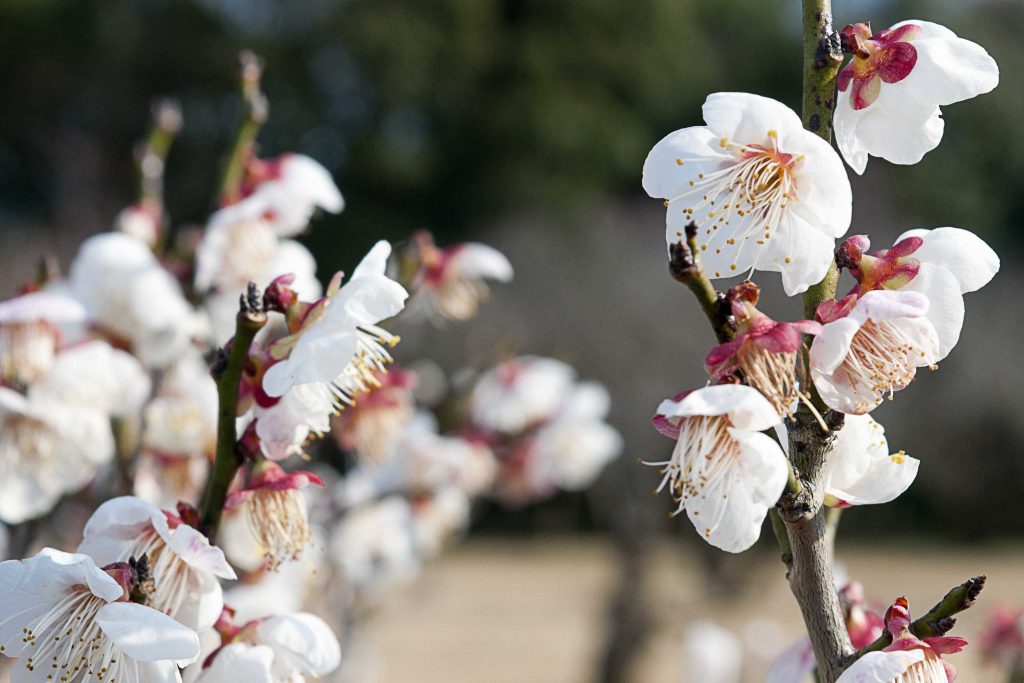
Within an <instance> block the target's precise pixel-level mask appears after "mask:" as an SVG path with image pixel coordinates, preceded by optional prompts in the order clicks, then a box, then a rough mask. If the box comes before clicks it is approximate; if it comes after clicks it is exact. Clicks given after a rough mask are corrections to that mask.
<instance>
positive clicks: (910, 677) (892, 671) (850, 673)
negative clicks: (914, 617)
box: [836, 598, 967, 683]
mask: <svg viewBox="0 0 1024 683" xmlns="http://www.w3.org/2000/svg"><path fill="white" fill-rule="evenodd" d="M885 630H886V631H888V632H889V634H890V635H891V636H892V640H893V642H892V644H891V645H889V646H888V647H886V648H885V649H883V650H882V651H880V652H869V653H867V654H866V655H864V656H863V657H861V658H860V659H858V660H857V661H855V662H854V663H853V664H852V665H850V668H848V669H847V670H846V671H844V672H843V674H842V675H841V676H840V677H839V680H838V681H837V682H836V683H868V682H869V681H892V683H953V681H955V680H956V670H955V669H954V668H953V667H952V666H951V665H950V664H949V663H948V662H946V661H944V660H943V659H942V655H948V654H954V653H956V652H960V651H961V650H962V649H963V648H964V646H965V645H967V641H966V640H964V639H963V638H956V637H952V636H941V637H936V638H924V639H923V640H922V639H920V638H918V637H917V636H915V635H914V634H913V633H911V632H910V612H909V610H908V603H907V599H906V598H899V599H898V600H896V602H894V603H893V605H892V607H890V608H889V611H888V612H886V614H885Z"/></svg>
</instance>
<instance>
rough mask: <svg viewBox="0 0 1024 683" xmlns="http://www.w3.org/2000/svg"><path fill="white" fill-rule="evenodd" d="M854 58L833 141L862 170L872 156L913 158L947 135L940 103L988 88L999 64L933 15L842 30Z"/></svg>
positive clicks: (843, 83) (844, 74) (845, 73)
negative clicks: (875, 29)
mask: <svg viewBox="0 0 1024 683" xmlns="http://www.w3.org/2000/svg"><path fill="white" fill-rule="evenodd" d="M843 37H844V39H845V40H846V41H847V42H848V43H850V45H851V48H852V50H853V58H852V59H851V60H850V62H849V63H848V64H847V65H846V66H845V67H844V68H843V70H842V71H840V72H839V79H838V86H839V92H838V96H837V98H836V109H835V116H834V118H833V124H834V126H835V134H836V144H837V145H838V146H839V150H840V151H841V152H842V153H843V157H844V158H845V159H846V162H847V163H848V164H850V167H851V168H852V169H853V170H854V171H856V172H857V173H863V172H864V169H865V167H866V166H867V163H868V155H871V156H877V157H881V158H883V159H887V160H888V161H891V162H892V163H894V164H916V163H917V162H918V161H920V160H921V158H922V157H923V156H924V155H925V154H926V153H927V152H929V151H931V150H933V149H935V148H936V147H937V146H938V144H939V141H940V140H942V132H943V128H944V122H943V120H942V112H941V111H940V109H939V107H940V106H945V105H947V104H953V103H955V102H960V101H963V100H967V99H970V98H972V97H976V96H977V95H981V94H983V93H987V92H989V91H990V90H992V89H993V88H995V87H996V85H997V84H998V83H999V67H998V66H996V63H995V61H994V60H993V59H992V58H991V57H990V56H989V54H988V53H987V52H985V49H984V48H983V47H981V46H980V45H978V44H976V43H972V42H971V41H969V40H964V39H963V38H959V37H957V35H956V34H955V33H953V32H952V31H950V30H949V29H948V28H946V27H945V26H940V25H939V24H933V23H932V22H930V21H919V20H916V19H914V20H911V21H901V22H900V23H898V24H895V25H894V26H892V27H891V28H888V29H885V30H884V31H879V32H878V33H875V34H872V33H871V27H870V25H868V24H853V25H851V26H847V27H846V28H844V29H843Z"/></svg>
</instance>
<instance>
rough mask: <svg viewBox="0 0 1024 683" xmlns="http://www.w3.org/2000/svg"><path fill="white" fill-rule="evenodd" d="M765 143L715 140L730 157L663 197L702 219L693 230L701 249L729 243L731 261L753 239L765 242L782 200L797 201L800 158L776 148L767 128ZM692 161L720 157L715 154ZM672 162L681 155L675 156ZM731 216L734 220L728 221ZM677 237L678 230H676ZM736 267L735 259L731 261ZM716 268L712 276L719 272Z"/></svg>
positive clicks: (716, 248)
mask: <svg viewBox="0 0 1024 683" xmlns="http://www.w3.org/2000/svg"><path fill="white" fill-rule="evenodd" d="M767 137H768V143H767V144H764V145H761V144H744V143H740V142H736V141H734V140H729V139H728V138H722V139H721V140H720V141H719V144H720V145H721V147H722V148H723V149H726V150H728V151H729V152H730V153H731V154H732V156H733V159H732V160H731V161H728V162H725V164H724V165H723V166H722V167H721V168H719V169H718V170H717V171H712V172H711V173H700V174H698V176H697V178H696V179H694V180H691V181H690V183H689V188H688V189H685V190H684V191H683V192H682V193H681V194H679V195H677V196H676V197H673V198H672V199H670V200H669V201H668V205H669V206H671V205H672V204H681V205H682V206H683V213H684V215H685V218H686V220H687V221H692V220H694V216H695V215H699V216H701V217H702V218H703V219H705V224H703V225H701V226H700V227H701V228H702V229H703V232H704V234H703V235H698V239H699V241H701V244H700V249H701V251H706V250H707V249H709V248H713V249H714V251H715V253H716V254H718V253H721V252H722V249H729V248H734V249H735V252H736V258H735V261H738V260H739V255H740V253H741V252H742V250H743V248H744V247H745V246H746V244H747V243H748V242H749V240H751V239H753V240H754V241H755V243H756V244H757V245H764V244H765V242H767V241H768V240H769V239H771V236H772V232H773V231H774V230H775V229H776V228H777V227H778V225H779V222H780V220H781V218H782V216H783V214H784V212H785V209H786V206H787V203H788V202H790V201H797V200H798V199H799V197H798V194H797V179H796V167H797V165H798V164H799V163H800V162H801V161H802V160H803V157H802V156H794V155H792V154H789V153H787V152H784V151H782V150H780V149H779V146H778V135H777V133H776V132H775V131H774V130H770V131H768V136H767ZM694 161H720V159H716V158H708V159H694ZM676 162H677V163H680V164H681V163H684V160H682V159H677V160H676ZM730 221H733V222H735V225H730ZM679 237H680V238H682V237H683V235H682V233H679ZM731 269H732V270H736V264H735V263H733V264H732V266H731ZM721 275H722V274H721V273H715V277H721Z"/></svg>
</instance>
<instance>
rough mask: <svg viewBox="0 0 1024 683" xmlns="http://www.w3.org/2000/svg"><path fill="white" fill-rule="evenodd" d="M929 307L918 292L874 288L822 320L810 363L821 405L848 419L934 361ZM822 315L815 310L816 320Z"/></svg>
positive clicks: (936, 346)
mask: <svg viewBox="0 0 1024 683" xmlns="http://www.w3.org/2000/svg"><path fill="white" fill-rule="evenodd" d="M826 303H827V302H826ZM928 307H929V300H928V297H926V296H924V295H923V294H920V293H918V292H893V291H888V290H875V291H871V292H867V293H866V294H864V295H863V296H861V297H859V298H857V299H856V302H855V303H854V304H853V307H852V310H849V311H848V312H847V311H839V312H838V313H836V315H838V316H839V317H836V318H834V319H830V318H829V317H824V318H823V319H822V322H823V323H825V324H824V325H823V327H822V331H821V333H820V334H819V335H818V336H816V337H815V338H814V342H813V343H812V344H811V351H810V360H811V377H812V378H813V380H814V385H815V387H817V389H818V393H819V394H820V395H821V398H822V400H823V401H824V402H825V404H826V405H827V406H829V407H830V408H832V409H834V410H838V411H840V412H843V413H848V414H853V415H861V414H864V413H867V412H870V411H871V410H874V409H875V408H876V407H877V406H878V405H879V404H880V403H881V402H882V401H883V400H884V399H885V398H886V397H890V398H891V397H892V395H893V393H894V392H896V391H899V390H900V389H903V388H905V387H906V386H907V385H908V384H910V382H911V381H912V380H913V379H914V376H915V374H916V372H917V368H919V367H925V366H931V365H933V364H934V363H936V362H937V361H938V360H939V357H940V352H939V337H938V333H937V332H936V330H935V326H934V325H933V324H932V322H931V321H930V320H929V319H928V318H927V317H926V314H927V312H928ZM823 311H824V312H825V313H826V314H831V313H832V312H833V310H832V309H828V308H820V309H819V317H820V316H821V313H822V312H823Z"/></svg>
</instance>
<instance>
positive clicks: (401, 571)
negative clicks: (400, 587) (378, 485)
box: [330, 495, 421, 596]
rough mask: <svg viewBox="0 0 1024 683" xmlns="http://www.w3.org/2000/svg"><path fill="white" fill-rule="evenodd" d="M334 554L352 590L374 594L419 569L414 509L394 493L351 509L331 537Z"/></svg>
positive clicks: (408, 579)
mask: <svg viewBox="0 0 1024 683" xmlns="http://www.w3.org/2000/svg"><path fill="white" fill-rule="evenodd" d="M330 547H331V556H332V558H333V560H334V563H335V565H336V566H337V567H338V569H339V571H340V573H341V576H342V577H343V578H344V579H345V581H346V583H347V584H348V585H349V586H350V587H351V589H352V590H354V591H356V592H357V593H360V594H366V595H369V596H375V595H378V594H379V593H381V592H382V591H383V590H386V589H387V588H389V587H390V586H392V585H395V584H402V583H407V582H409V581H411V580H412V579H414V578H415V577H416V576H417V575H418V574H419V571H420V566H421V559H420V556H419V552H418V549H417V546H416V535H415V527H414V524H413V513H412V509H411V508H410V506H409V503H408V502H407V501H406V500H405V498H402V497H401V496H397V495H393V496H388V497H386V498H383V499H381V500H379V501H376V502H373V503H369V504H368V505H364V506H362V507H359V508H356V509H354V510H351V511H349V512H348V513H346V515H345V516H344V517H343V518H342V519H341V522H340V523H339V524H338V526H337V527H335V530H334V533H333V535H332V537H331V546H330Z"/></svg>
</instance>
